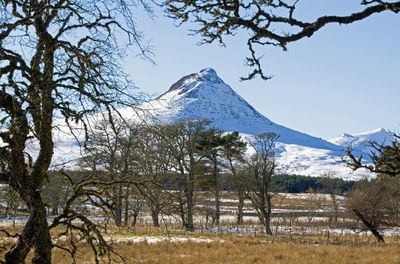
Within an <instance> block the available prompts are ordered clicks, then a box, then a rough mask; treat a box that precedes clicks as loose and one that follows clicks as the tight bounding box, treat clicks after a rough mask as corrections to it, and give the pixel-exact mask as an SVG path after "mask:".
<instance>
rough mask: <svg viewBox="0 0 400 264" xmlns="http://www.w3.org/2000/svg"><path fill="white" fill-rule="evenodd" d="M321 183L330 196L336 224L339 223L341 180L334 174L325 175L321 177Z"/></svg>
mask: <svg viewBox="0 0 400 264" xmlns="http://www.w3.org/2000/svg"><path fill="white" fill-rule="evenodd" d="M319 182H320V183H321V185H322V186H323V191H324V192H326V193H327V194H328V195H329V196H330V204H331V208H332V211H333V213H334V217H333V218H334V222H335V224H337V223H338V218H339V213H340V206H341V205H342V204H341V201H340V199H339V197H338V195H339V193H340V187H339V178H337V177H335V175H334V174H333V173H325V174H323V175H322V176H321V178H320V180H319Z"/></svg>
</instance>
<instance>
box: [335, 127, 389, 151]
mask: <svg viewBox="0 0 400 264" xmlns="http://www.w3.org/2000/svg"><path fill="white" fill-rule="evenodd" d="M394 140H395V138H394V137H393V135H392V134H390V133H389V132H388V131H386V130H385V129H383V128H379V129H376V130H373V131H368V132H364V133H360V134H355V135H350V134H346V133H344V134H342V135H340V136H339V137H337V138H333V139H329V140H328V141H329V142H331V143H333V144H335V145H338V146H342V147H345V148H347V147H349V146H350V147H351V148H352V149H355V150H357V151H361V152H365V153H368V152H369V150H370V147H369V142H371V141H373V142H378V143H380V144H384V145H386V144H390V143H391V142H393V141H394Z"/></svg>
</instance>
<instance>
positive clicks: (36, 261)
mask: <svg viewBox="0 0 400 264" xmlns="http://www.w3.org/2000/svg"><path fill="white" fill-rule="evenodd" d="M43 216H44V217H43ZM40 221H41V226H40V229H39V234H38V236H37V237H36V240H35V245H34V248H35V252H34V257H33V259H32V264H50V263H51V250H52V248H53V244H52V242H51V236H50V230H49V226H48V224H47V219H46V215H45V214H44V215H43V214H41V218H40Z"/></svg>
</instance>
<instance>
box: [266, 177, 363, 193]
mask: <svg viewBox="0 0 400 264" xmlns="http://www.w3.org/2000/svg"><path fill="white" fill-rule="evenodd" d="M355 183H356V181H345V180H343V179H341V178H326V177H311V176H301V175H289V174H280V175H276V176H273V177H272V184H273V185H272V186H273V189H274V191H275V192H288V193H303V192H306V191H308V190H310V189H313V190H315V191H318V192H326V188H327V186H334V187H335V188H336V189H337V191H338V193H341V194H344V193H346V192H348V191H350V190H351V189H352V188H353V186H354V184H355Z"/></svg>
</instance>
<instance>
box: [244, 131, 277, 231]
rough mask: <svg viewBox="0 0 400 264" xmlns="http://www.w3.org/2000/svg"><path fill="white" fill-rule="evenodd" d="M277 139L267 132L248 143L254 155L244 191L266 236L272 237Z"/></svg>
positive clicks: (250, 161) (249, 166)
mask: <svg viewBox="0 0 400 264" xmlns="http://www.w3.org/2000/svg"><path fill="white" fill-rule="evenodd" d="M278 137H279V136H278V135H276V134H275V133H272V132H268V133H264V134H261V135H259V136H257V137H256V138H255V140H254V141H253V142H250V143H249V144H250V145H251V147H252V148H253V150H254V154H253V155H252V156H251V157H250V158H249V161H248V163H249V164H248V178H247V185H246V189H247V190H246V191H247V195H248V197H249V199H250V200H251V202H252V204H253V207H254V208H255V209H256V211H257V213H258V215H259V218H260V220H261V222H262V223H263V224H264V226H265V232H266V233H267V234H268V235H272V231H271V226H270V222H271V213H272V197H273V193H272V190H271V187H272V186H271V185H272V176H273V175H274V174H275V168H276V163H275V144H276V140H277V139H278Z"/></svg>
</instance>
